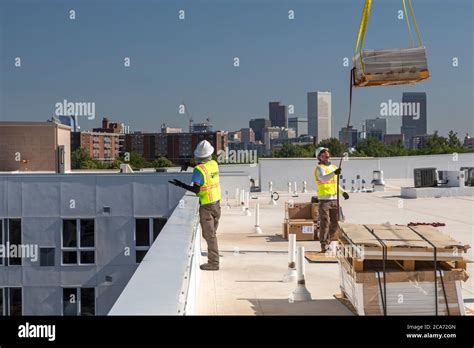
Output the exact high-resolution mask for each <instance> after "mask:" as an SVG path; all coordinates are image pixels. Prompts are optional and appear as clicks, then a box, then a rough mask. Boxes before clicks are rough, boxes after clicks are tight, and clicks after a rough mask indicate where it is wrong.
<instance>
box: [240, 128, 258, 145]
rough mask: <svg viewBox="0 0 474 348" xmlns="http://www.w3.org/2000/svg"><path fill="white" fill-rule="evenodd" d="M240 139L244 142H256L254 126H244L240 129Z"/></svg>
mask: <svg viewBox="0 0 474 348" xmlns="http://www.w3.org/2000/svg"><path fill="white" fill-rule="evenodd" d="M240 139H241V141H242V142H243V143H244V144H249V143H254V142H255V133H254V131H253V129H252V128H242V129H241V130H240Z"/></svg>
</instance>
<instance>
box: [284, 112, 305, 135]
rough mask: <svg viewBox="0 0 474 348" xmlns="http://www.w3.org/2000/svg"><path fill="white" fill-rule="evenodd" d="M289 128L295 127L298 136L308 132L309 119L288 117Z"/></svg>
mask: <svg viewBox="0 0 474 348" xmlns="http://www.w3.org/2000/svg"><path fill="white" fill-rule="evenodd" d="M288 128H293V129H294V130H295V131H296V136H297V137H299V136H301V135H307V134H308V119H307V118H303V117H290V118H288Z"/></svg>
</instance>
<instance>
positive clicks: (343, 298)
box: [333, 291, 358, 315]
mask: <svg viewBox="0 0 474 348" xmlns="http://www.w3.org/2000/svg"><path fill="white" fill-rule="evenodd" d="M333 297H334V298H335V299H336V300H338V301H339V302H340V303H342V305H344V307H346V308H347V309H348V310H350V311H351V313H352V314H354V315H358V314H357V311H356V309H355V308H354V306H353V305H352V303H351V301H349V299H348V298H347V296H346V294H344V292H343V291H342V292H341V293H340V294H334V295H333Z"/></svg>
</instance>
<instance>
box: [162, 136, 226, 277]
mask: <svg viewBox="0 0 474 348" xmlns="http://www.w3.org/2000/svg"><path fill="white" fill-rule="evenodd" d="M213 153H214V147H213V146H212V145H211V144H210V143H209V142H208V141H207V140H203V141H201V142H200V143H199V144H198V145H197V146H196V149H195V151H194V158H195V161H196V163H197V165H196V166H195V167H194V172H193V177H192V181H193V185H192V186H190V185H186V184H185V183H183V182H181V181H179V180H176V179H174V180H173V181H170V183H171V184H173V185H176V186H178V187H182V188H184V189H186V190H188V191H191V192H194V193H195V194H196V195H197V196H198V197H199V205H200V206H199V220H200V223H201V230H202V236H203V238H204V239H205V240H206V242H207V260H208V262H207V263H205V264H202V265H201V269H202V270H205V271H217V270H219V248H218V246H217V236H216V232H217V227H218V225H219V219H220V217H221V206H220V200H221V186H220V183H219V166H218V165H217V162H216V161H214V160H213V159H212V154H213Z"/></svg>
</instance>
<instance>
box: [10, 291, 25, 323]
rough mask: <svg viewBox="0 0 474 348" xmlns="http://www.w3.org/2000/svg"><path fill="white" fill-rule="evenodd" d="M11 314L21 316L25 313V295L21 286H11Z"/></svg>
mask: <svg viewBox="0 0 474 348" xmlns="http://www.w3.org/2000/svg"><path fill="white" fill-rule="evenodd" d="M9 290H10V296H9V300H10V303H9V305H10V306H9V307H10V308H9V309H10V311H9V314H10V315H12V316H19V315H22V314H23V296H22V291H21V288H9Z"/></svg>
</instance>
